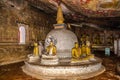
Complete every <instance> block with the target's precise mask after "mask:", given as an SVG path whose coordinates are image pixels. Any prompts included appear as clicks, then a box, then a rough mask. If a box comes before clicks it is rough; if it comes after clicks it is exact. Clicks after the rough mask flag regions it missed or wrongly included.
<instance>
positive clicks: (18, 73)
mask: <svg viewBox="0 0 120 80" xmlns="http://www.w3.org/2000/svg"><path fill="white" fill-rule="evenodd" d="M103 53H104V52H99V54H95V55H96V56H97V57H100V58H102V59H103V65H104V66H105V67H106V71H105V72H104V73H103V74H101V75H99V76H96V77H93V78H91V79H87V80H120V76H119V75H118V73H117V72H116V63H117V62H118V58H117V57H116V56H115V55H111V56H110V57H106V56H104V54H103ZM22 65H24V62H20V63H16V64H10V65H5V66H0V80H38V79H35V78H32V77H31V76H28V75H26V74H25V73H23V72H22V69H21V66H22Z"/></svg>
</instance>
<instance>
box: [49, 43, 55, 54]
mask: <svg viewBox="0 0 120 80" xmlns="http://www.w3.org/2000/svg"><path fill="white" fill-rule="evenodd" d="M56 52H57V48H56V46H55V45H54V44H53V42H50V45H49V46H48V47H47V53H48V54H49V55H56Z"/></svg>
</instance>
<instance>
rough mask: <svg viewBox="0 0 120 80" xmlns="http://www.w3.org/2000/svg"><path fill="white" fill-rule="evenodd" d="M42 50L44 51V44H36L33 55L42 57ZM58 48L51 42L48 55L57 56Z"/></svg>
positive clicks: (47, 50) (47, 49) (47, 51)
mask: <svg viewBox="0 0 120 80" xmlns="http://www.w3.org/2000/svg"><path fill="white" fill-rule="evenodd" d="M42 50H43V45H42V43H39V45H38V43H37V42H34V49H33V54H34V56H39V55H42ZM56 51H57V48H56V46H55V45H54V44H53V42H50V44H49V46H47V48H46V55H56Z"/></svg>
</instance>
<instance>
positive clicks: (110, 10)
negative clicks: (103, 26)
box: [62, 0, 120, 17]
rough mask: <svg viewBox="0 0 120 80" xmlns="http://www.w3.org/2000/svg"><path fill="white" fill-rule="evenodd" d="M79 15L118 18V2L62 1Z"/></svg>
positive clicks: (119, 9)
mask: <svg viewBox="0 0 120 80" xmlns="http://www.w3.org/2000/svg"><path fill="white" fill-rule="evenodd" d="M62 1H63V2H64V3H65V4H66V5H68V6H70V5H72V8H73V9H74V10H75V11H76V12H79V13H82V14H84V15H87V16H93V17H115V16H120V0H62Z"/></svg>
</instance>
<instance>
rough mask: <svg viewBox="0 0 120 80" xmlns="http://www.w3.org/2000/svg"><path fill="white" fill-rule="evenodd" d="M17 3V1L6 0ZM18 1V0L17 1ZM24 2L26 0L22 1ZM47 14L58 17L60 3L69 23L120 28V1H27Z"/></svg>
mask: <svg viewBox="0 0 120 80" xmlns="http://www.w3.org/2000/svg"><path fill="white" fill-rule="evenodd" d="M6 1H15V0H6ZM16 1H17V0H16ZM22 1H24V0H22ZM25 1H27V2H28V4H29V5H30V6H32V7H35V8H37V9H39V10H41V11H43V12H45V13H46V14H52V15H53V16H54V17H56V12H57V7H58V3H59V2H61V7H62V10H63V13H64V16H65V19H66V22H69V23H73V22H74V23H77V24H79V23H81V22H84V23H93V24H96V25H99V26H102V27H109V28H119V26H120V0H25Z"/></svg>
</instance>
